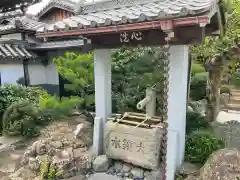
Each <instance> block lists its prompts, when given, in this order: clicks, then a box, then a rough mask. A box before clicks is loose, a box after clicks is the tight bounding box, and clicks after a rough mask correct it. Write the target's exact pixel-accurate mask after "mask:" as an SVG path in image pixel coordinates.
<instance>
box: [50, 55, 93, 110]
mask: <svg viewBox="0 0 240 180" xmlns="http://www.w3.org/2000/svg"><path fill="white" fill-rule="evenodd" d="M53 61H54V62H55V63H56V64H57V70H58V72H59V73H60V75H61V76H62V77H64V78H65V79H67V80H68V81H69V82H71V83H70V84H66V85H65V88H66V90H68V91H71V92H72V93H73V94H74V95H78V96H80V97H81V98H83V99H84V102H83V103H82V108H84V109H85V108H86V109H88V110H93V108H94V106H93V104H94V80H93V54H91V53H87V54H76V53H73V52H66V53H65V54H64V56H62V57H58V58H54V59H53Z"/></svg>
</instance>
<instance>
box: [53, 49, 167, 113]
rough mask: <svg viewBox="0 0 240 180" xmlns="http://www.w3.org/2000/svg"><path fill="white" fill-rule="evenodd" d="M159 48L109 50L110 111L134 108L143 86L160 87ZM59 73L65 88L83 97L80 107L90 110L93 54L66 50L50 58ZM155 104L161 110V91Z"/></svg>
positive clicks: (92, 84) (161, 77)
mask: <svg viewBox="0 0 240 180" xmlns="http://www.w3.org/2000/svg"><path fill="white" fill-rule="evenodd" d="M160 50H161V49H154V48H135V49H126V48H122V49H119V50H116V51H114V52H113V53H112V92H113V93H112V99H113V112H125V111H137V109H136V104H137V103H138V102H139V101H140V100H141V99H142V98H144V97H145V91H146V88H147V87H150V86H153V85H155V84H156V83H158V85H159V86H160V88H158V89H159V90H160V91H162V90H163V88H162V84H161V83H162V82H163V73H161V72H162V68H163V61H162V59H164V58H166V55H165V53H162V52H161V51H160ZM54 62H56V64H57V68H58V71H59V73H60V74H61V75H62V76H63V77H64V78H65V79H67V80H69V81H70V82H71V83H72V84H69V85H67V86H66V88H67V89H68V90H71V91H73V92H75V93H76V92H79V93H77V95H78V96H80V97H81V98H83V99H84V101H83V105H82V106H81V108H83V109H88V110H89V109H93V108H89V105H91V106H90V107H92V106H93V105H94V104H93V103H94V82H93V55H92V54H80V55H78V54H75V53H66V54H65V55H64V56H63V57H59V58H57V59H54ZM157 102H158V107H159V111H158V112H160V109H161V104H162V97H161V92H159V95H158V101H157Z"/></svg>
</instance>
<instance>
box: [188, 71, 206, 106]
mask: <svg viewBox="0 0 240 180" xmlns="http://www.w3.org/2000/svg"><path fill="white" fill-rule="evenodd" d="M207 78H208V73H206V72H204V73H197V74H195V75H194V76H193V77H192V79H191V84H190V97H191V99H192V100H194V101H198V100H201V99H203V98H205V97H206V87H207Z"/></svg>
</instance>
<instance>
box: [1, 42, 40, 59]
mask: <svg viewBox="0 0 240 180" xmlns="http://www.w3.org/2000/svg"><path fill="white" fill-rule="evenodd" d="M34 57H35V56H34V55H33V54H32V53H31V52H28V51H27V50H26V49H25V47H23V46H21V45H16V44H2V43H0V60H23V59H32V58H34Z"/></svg>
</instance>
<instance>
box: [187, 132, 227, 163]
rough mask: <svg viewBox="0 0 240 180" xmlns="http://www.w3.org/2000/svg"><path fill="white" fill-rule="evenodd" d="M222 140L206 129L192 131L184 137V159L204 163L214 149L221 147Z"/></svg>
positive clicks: (222, 144)
mask: <svg viewBox="0 0 240 180" xmlns="http://www.w3.org/2000/svg"><path fill="white" fill-rule="evenodd" d="M223 146H224V143H223V141H222V140H219V139H217V138H216V137H215V136H214V135H213V134H212V133H210V132H208V131H194V132H192V133H191V134H190V135H188V136H187V138H186V144H185V159H186V161H188V162H191V163H198V164H204V163H205V161H206V160H207V159H208V157H209V156H210V155H211V154H212V153H213V152H214V151H216V150H218V149H221V148H223Z"/></svg>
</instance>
